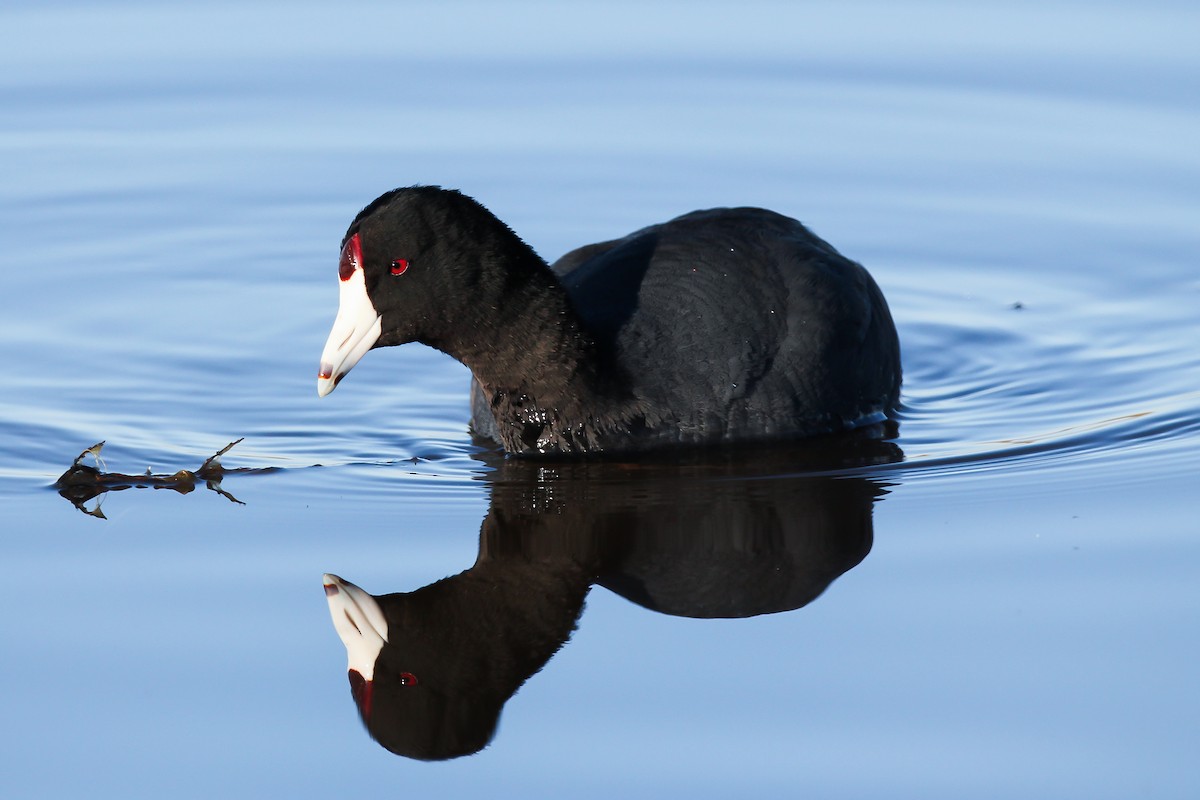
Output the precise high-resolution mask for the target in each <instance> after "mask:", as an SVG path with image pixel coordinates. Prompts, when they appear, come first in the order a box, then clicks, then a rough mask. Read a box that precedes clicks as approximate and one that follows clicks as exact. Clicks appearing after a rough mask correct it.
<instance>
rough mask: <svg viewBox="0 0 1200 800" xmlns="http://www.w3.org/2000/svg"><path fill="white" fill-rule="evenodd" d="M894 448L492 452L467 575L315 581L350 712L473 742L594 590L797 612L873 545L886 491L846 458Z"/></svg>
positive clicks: (888, 453) (385, 727) (684, 604)
mask: <svg viewBox="0 0 1200 800" xmlns="http://www.w3.org/2000/svg"><path fill="white" fill-rule="evenodd" d="M899 458H900V453H899V450H898V448H896V447H895V446H894V445H892V444H891V443H889V442H886V441H880V440H877V439H870V438H865V439H856V440H853V441H852V442H851V443H850V444H849V445H847V444H846V443H844V442H843V443H841V444H839V446H838V447H837V448H835V449H830V448H828V447H823V446H814V445H806V446H805V447H804V448H803V449H796V448H788V449H785V450H776V449H772V450H769V451H763V450H761V449H760V450H747V451H743V452H740V453H735V454H728V453H727V454H723V455H722V456H720V457H706V458H700V457H697V458H695V459H692V460H689V461H686V462H679V461H675V462H672V463H657V464H647V463H645V462H639V463H637V464H625V463H578V464H565V465H564V464H554V465H547V464H544V463H538V462H529V461H521V460H514V459H501V458H493V459H492V465H493V466H494V467H495V469H494V471H493V472H492V473H491V474H490V478H489V480H490V482H491V508H490V510H489V512H488V515H487V518H486V519H485V520H484V522H483V526H482V530H481V531H480V536H479V555H478V557H477V559H476V561H475V564H474V565H473V566H471V568H470V569H467V570H466V571H464V572H461V573H459V574H457V575H454V576H451V577H448V578H445V579H443V580H440V581H437V582H435V583H433V584H430V585H428V586H425V587H422V588H420V589H417V590H415V591H412V592H397V593H393V594H382V595H374V596H373V595H370V594H368V593H367V592H365V591H363V590H362V589H360V588H358V587H357V586H355V585H354V584H352V583H350V582H349V581H345V580H343V579H341V578H339V577H337V576H334V575H326V576H325V591H326V594H327V596H328V600H329V606H330V611H331V614H332V617H333V621H334V625H335V627H336V628H337V631H338V634H339V635H340V636H341V638H342V640H343V643H344V644H345V645H346V648H347V652H348V654H349V664H350V683H351V691H352V694H353V696H354V699H355V702H356V704H357V706H358V709H359V713H360V715H361V717H362V719H363V721H364V723H365V724H366V727H367V729H368V731H369V732H370V734H371V735H372V736H373V737H374V738H375V739H376V740H377V741H378V742H379V743H380V744H381V745H383V746H384V747H385V748H387V749H388V750H390V751H392V752H393V753H397V754H399V755H403V756H409V757H412V758H418V759H446V758H454V757H458V756H463V755H469V754H471V753H474V752H477V751H478V750H480V749H482V748H483V747H484V746H485V745H487V744H488V742H489V741H490V740H491V738H492V736H493V734H494V732H495V729H496V725H497V722H498V720H499V717H500V712H501V710H502V708H503V706H504V704H505V703H506V702H507V700H508V699H509V698H510V697H511V696H512V695H513V694H514V693H515V692H516V691H517V689H518V688H519V687H520V686H521V684H523V683H524V682H525V681H526V680H527V679H528V678H529V677H530V676H531V675H533V674H535V673H536V672H537V671H538V670H540V669H541V668H542V667H543V666H544V665H545V663H546V662H547V661H548V660H549V659H550V657H551V656H553V655H554V653H555V652H556V651H557V650H558V649H559V648H560V647H561V646H562V645H563V644H564V643H565V642H566V641H567V639H568V638H569V637H570V635H571V632H572V631H573V630H574V629H575V626H576V625H577V623H578V620H579V617H580V614H581V612H582V610H583V607H584V599H585V598H586V596H587V594H588V592H589V591H590V590H591V588H592V586H593V585H599V586H602V587H604V588H605V589H608V590H610V591H612V592H615V593H616V594H618V595H620V596H622V597H624V598H627V599H628V600H630V601H632V602H634V603H637V604H638V605H640V606H643V607H645V608H647V609H650V610H652V611H657V612H660V613H664V614H671V615H677V616H685V617H697V618H715V617H724V618H731V617H732V618H736V617H750V616H755V615H759V614H772V613H777V612H782V611H790V610H793V609H797V608H800V607H801V606H804V605H805V604H807V603H809V602H811V601H812V600H813V599H815V598H816V597H817V596H818V595H820V594H821V593H822V592H823V591H824V590H825V588H826V587H827V586H829V584H830V583H831V582H832V581H833V580H834V579H835V578H837V577H838V576H839V575H841V574H843V573H844V572H846V571H847V570H849V569H851V568H852V567H854V566H855V565H856V564H858V563H859V562H860V561H861V560H862V559H863V558H864V557H865V556H866V555H867V553H868V552H869V551H870V549H871V541H872V535H873V534H872V505H873V503H874V501H875V500H876V499H877V498H879V497H881V496H882V495H883V494H884V493H885V489H884V487H883V485H882V484H881V483H879V482H877V481H875V480H871V479H869V478H866V477H862V475H861V472H862V471H861V470H860V471H858V472H857V473H856V472H855V471H853V470H849V471H848V470H847V469H846V468H847V467H862V466H866V465H871V464H879V463H887V462H892V461H896V460H899ZM814 469H816V470H821V472H819V473H815V472H814Z"/></svg>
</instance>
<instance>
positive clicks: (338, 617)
mask: <svg viewBox="0 0 1200 800" xmlns="http://www.w3.org/2000/svg"><path fill="white" fill-rule="evenodd" d="M322 582H323V583H324V585H325V599H326V600H328V601H329V615H330V616H331V617H333V627H334V629H335V630H336V631H337V634H338V636H339V637H340V638H341V640H342V644H344V645H346V656H347V659H348V660H349V666H350V669H352V670H354V671H355V672H357V673H358V674H360V675H362V676H363V678H364V679H366V680H368V681H370V680H372V679H373V678H374V677H375V659H376V658H378V657H379V652H380V651H381V650H383V646H384V645H385V644H387V633H388V625H387V619H386V618H385V617H384V616H383V609H381V608H380V607H379V603H376V602H375V598H374V597H372V596H371V595H370V594H368V593H367V592H365V591H363V590H362V589H360V588H358V587H357V586H355V585H354V584H353V583H350V581H344V580H342V579H341V578H339V577H338V576H337V575H328V574H327V575H325V576H324V578H323V581H322Z"/></svg>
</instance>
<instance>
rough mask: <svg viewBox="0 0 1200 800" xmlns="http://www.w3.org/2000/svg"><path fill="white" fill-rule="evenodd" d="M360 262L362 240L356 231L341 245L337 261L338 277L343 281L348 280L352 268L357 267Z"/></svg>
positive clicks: (352, 270) (352, 272)
mask: <svg viewBox="0 0 1200 800" xmlns="http://www.w3.org/2000/svg"><path fill="white" fill-rule="evenodd" d="M360 264H362V241H361V240H360V239H359V238H358V234H357V233H356V234H354V235H353V236H351V237H350V238H349V239H347V240H346V244H345V246H343V247H342V257H341V259H340V260H339V261H338V278H340V279H341V280H344V281H348V280H350V276H351V275H353V274H354V270H356V269H358V267H359V265H360Z"/></svg>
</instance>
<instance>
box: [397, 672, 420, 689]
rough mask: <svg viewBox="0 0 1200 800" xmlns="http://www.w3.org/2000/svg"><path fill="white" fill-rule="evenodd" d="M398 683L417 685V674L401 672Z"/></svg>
mask: <svg viewBox="0 0 1200 800" xmlns="http://www.w3.org/2000/svg"><path fill="white" fill-rule="evenodd" d="M400 685H401V686H416V685H417V676H416V675H413V674H412V673H411V672H401V673H400Z"/></svg>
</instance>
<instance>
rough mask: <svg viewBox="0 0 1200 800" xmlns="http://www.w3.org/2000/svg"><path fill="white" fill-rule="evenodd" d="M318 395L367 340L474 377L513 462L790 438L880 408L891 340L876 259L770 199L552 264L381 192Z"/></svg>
mask: <svg viewBox="0 0 1200 800" xmlns="http://www.w3.org/2000/svg"><path fill="white" fill-rule="evenodd" d="M339 278H340V305H339V308H338V313H337V318H336V320H335V321H334V325H333V330H332V332H331V333H330V336H329V340H328V342H327V343H326V345H325V349H324V352H323V353H322V355H321V365H320V373H319V378H318V381H317V391H318V393H319V394H320V395H322V396H324V395H326V394H328V393H329V392H330V391H332V390H333V388H334V387H335V386H336V385H337V384H338V382H339V381H341V380H342V378H344V377H345V375H346V373H347V372H349V371H350V369H351V368H352V367H353V366H354V365H355V364H356V363H357V362H358V361H359V359H360V358H361V357H362V356H363V355H364V354H365V353H366V352H367V351H368V350H370V349H372V348H374V347H384V346H388V345H398V344H405V343H407V342H422V343H424V344H427V345H429V346H431V347H434V348H437V349H438V350H441V351H443V352H445V353H448V354H450V355H451V356H453V357H454V358H456V359H458V360H459V361H461V362H462V363H463V364H465V365H466V366H467V367H468V368H470V370H471V372H472V373H473V375H474V378H475V382H474V387H473V398H472V424H473V427H474V429H475V431H476V432H477V433H479V434H481V435H483V436H485V437H488V438H491V439H494V440H496V441H497V442H498V443H500V444H502V445H503V447H504V449H505V450H506V451H508V452H509V453H514V454H522V455H594V454H599V453H607V454H612V453H627V452H633V451H644V450H649V449H657V448H662V447H670V446H678V445H712V444H728V443H735V442H747V441H772V440H785V439H795V438H800V437H806V436H812V435H816V434H822V433H829V432H836V431H841V430H845V429H847V428H854V427H857V426H861V425H863V424H865V423H874V422H879V421H880V420H882V419H883V418H884V417H885V416H886V415H887V414H888V412H889V411H891V410H892V409H893V407H894V406H895V405H896V402H897V399H898V395H899V389H900V347H899V341H898V338H897V335H896V329H895V326H894V324H893V322H892V318H891V314H890V312H889V310H888V306H887V303H886V301H885V300H884V297H883V294H882V293H881V292H880V290H879V287H878V286H877V285H876V284H875V282H874V280H872V278H871V276H870V275H869V274H868V273H867V271H866V270H865V269H864V268H863V267H861V266H860V265H858V264H856V263H855V262H853V261H850V260H849V259H847V258H845V257H843V256H842V255H841V254H839V253H838V252H837V251H836V250H835V249H834V248H833V247H832V246H830V245H829V244H828V243H826V242H824V241H823V240H821V239H820V238H818V237H817V236H816V235H814V234H813V233H812V232H810V231H809V230H808V229H807V228H806V227H804V226H803V225H802V224H801V223H799V222H797V221H796V220H794V219H790V218H788V217H785V216H782V215H780V214H777V213H774V212H772V211H767V210H764V209H761V208H718V209H711V210H707V211H694V212H692V213H690V214H685V215H683V216H681V217H677V218H675V219H673V220H671V221H669V222H665V223H662V224H659V225H653V226H651V227H648V228H643V229H642V230H639V231H636V232H635V233H632V234H630V235H628V236H626V237H624V238H622V239H616V240H613V241H608V242H602V243H598V244H592V245H588V246H585V247H582V248H579V249H577V250H574V251H572V252H570V253H568V254H566V255H565V256H563V257H562V258H561V259H559V260H558V261H557V262H555V264H554V265H553V267H549V266H547V264H546V262H545V261H543V260H542V259H541V258H540V257H539V256H538V255H537V253H535V252H534V251H533V249H532V248H530V247H529V246H528V245H527V244H525V243H524V242H523V241H522V240H521V239H520V238H519V237H518V236H517V235H516V234H515V233H513V231H512V230H510V229H509V228H508V227H507V226H506V225H505V224H504V223H503V222H501V221H500V220H499V219H497V218H496V217H495V216H494V215H492V214H491V213H490V212H489V211H488V210H487V209H485V208H484V207H483V206H482V205H480V204H479V203H478V202H476V201H475V200H473V199H471V198H470V197H467V196H466V195H463V194H461V193H459V192H457V191H453V190H445V189H441V188H438V187H431V186H421V187H411V188H403V189H396V190H394V191H391V192H388V193H386V194H384V195H382V196H381V197H379V198H378V199H376V200H375V201H374V202H372V203H371V204H370V205H368V206H367V207H366V208H364V209H363V210H362V211H361V212H360V213H359V214H358V216H357V217H355V219H354V221H353V222H352V223H351V224H350V227H349V229H348V230H347V232H346V235H345V238H344V239H343V241H342V251H341V260H340V264H339Z"/></svg>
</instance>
